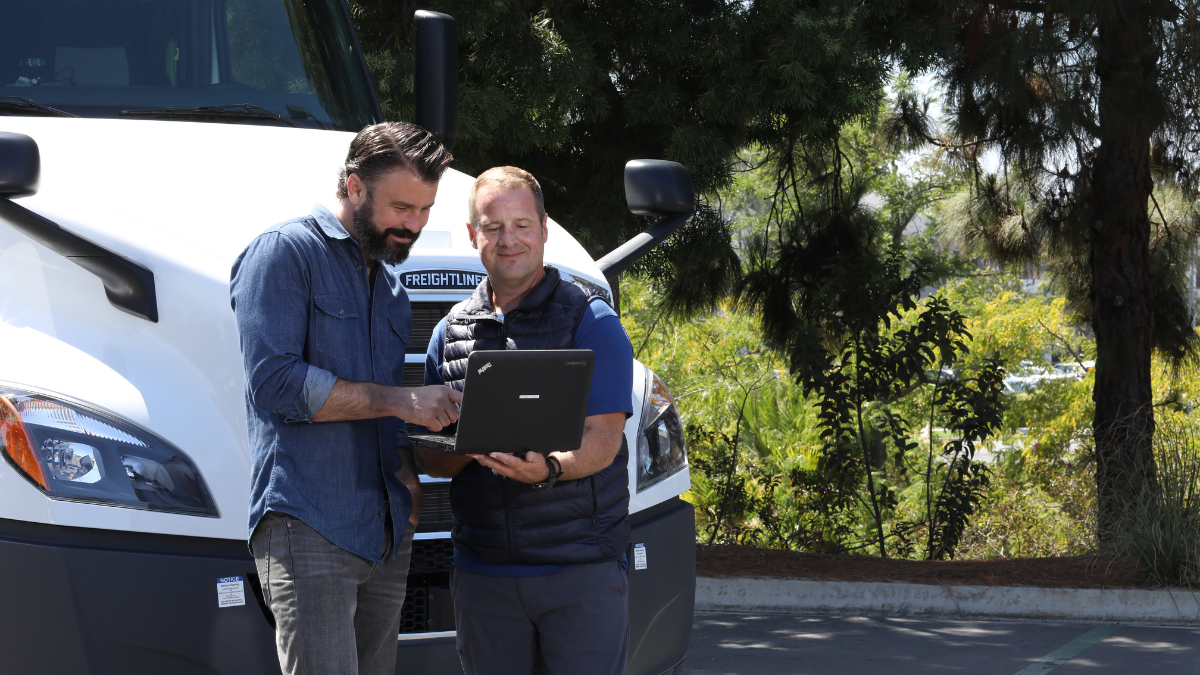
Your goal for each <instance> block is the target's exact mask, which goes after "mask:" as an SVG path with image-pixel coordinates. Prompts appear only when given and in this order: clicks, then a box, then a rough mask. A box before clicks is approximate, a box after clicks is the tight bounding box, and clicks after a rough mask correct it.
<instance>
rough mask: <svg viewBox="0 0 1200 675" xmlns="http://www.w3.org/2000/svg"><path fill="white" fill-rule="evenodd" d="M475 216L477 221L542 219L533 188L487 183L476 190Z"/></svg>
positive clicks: (537, 220) (535, 220) (536, 220)
mask: <svg viewBox="0 0 1200 675" xmlns="http://www.w3.org/2000/svg"><path fill="white" fill-rule="evenodd" d="M474 197H475V199H474V200H473V201H474V204H473V205H472V206H473V207H474V208H473V209H472V211H473V214H472V215H473V216H474V220H475V222H486V221H517V220H530V221H534V222H539V221H541V218H540V217H539V215H538V208H537V200H536V199H534V196H533V190H531V189H529V187H528V186H526V185H516V186H513V187H506V186H503V185H494V184H485V185H481V186H479V189H478V190H476V192H475V195H474Z"/></svg>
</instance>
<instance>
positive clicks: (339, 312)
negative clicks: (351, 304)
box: [338, 309, 346, 314]
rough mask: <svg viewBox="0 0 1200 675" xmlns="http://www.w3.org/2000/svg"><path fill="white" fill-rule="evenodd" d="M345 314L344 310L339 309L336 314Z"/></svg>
mask: <svg viewBox="0 0 1200 675" xmlns="http://www.w3.org/2000/svg"><path fill="white" fill-rule="evenodd" d="M345 313H346V310H344V309H339V310H338V314H345Z"/></svg>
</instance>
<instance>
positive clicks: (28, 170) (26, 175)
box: [0, 131, 42, 199]
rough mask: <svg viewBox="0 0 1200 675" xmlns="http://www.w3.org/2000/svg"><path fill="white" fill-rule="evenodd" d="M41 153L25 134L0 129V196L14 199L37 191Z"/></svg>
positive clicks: (40, 170) (33, 141) (35, 142)
mask: <svg viewBox="0 0 1200 675" xmlns="http://www.w3.org/2000/svg"><path fill="white" fill-rule="evenodd" d="M41 173H42V153H41V152H39V151H38V146H37V141H35V140H33V139H32V138H30V137H28V136H26V135H25V134H14V133H10V132H7V131H0V197H4V198H5V199H16V198H17V197H28V196H30V195H32V194H35V193H37V189H38V177H39V176H41Z"/></svg>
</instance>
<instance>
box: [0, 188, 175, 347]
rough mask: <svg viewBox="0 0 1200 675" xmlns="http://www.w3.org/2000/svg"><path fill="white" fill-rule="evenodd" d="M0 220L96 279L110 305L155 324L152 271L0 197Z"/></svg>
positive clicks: (156, 321) (156, 308)
mask: <svg viewBox="0 0 1200 675" xmlns="http://www.w3.org/2000/svg"><path fill="white" fill-rule="evenodd" d="M0 221H3V222H5V223H8V224H9V225H11V226H12V227H13V228H14V229H16V230H17V231H18V232H21V233H23V234H25V235H26V236H27V237H29V238H30V239H32V240H34V241H36V242H38V243H39V244H41V245H43V246H45V247H46V248H48V249H50V250H51V251H54V252H55V253H58V254H59V255H61V256H63V257H65V258H66V259H67V260H70V261H71V262H73V263H75V264H76V265H79V266H80V267H82V268H83V269H85V270H87V271H88V272H91V273H92V274H94V275H96V276H97V277H99V278H100V281H101V282H103V283H104V293H105V295H107V296H108V301H109V302H110V303H112V305H113V307H116V308H117V309H119V310H121V311H123V312H128V313H129V314H132V315H134V316H137V317H141V318H143V319H146V320H147V321H150V322H153V323H158V299H157V297H156V296H155V292H154V273H153V272H151V271H150V270H148V269H146V268H145V267H144V266H142V265H140V264H138V263H136V262H134V261H132V260H130V259H128V258H126V257H125V256H122V255H121V254H119V253H116V252H114V251H110V250H109V249H107V248H104V247H103V246H100V245H99V244H96V243H94V242H91V241H88V240H87V239H84V238H83V237H81V236H79V235H78V234H75V233H74V232H71V231H70V230H67V229H65V228H63V227H62V226H61V225H59V224H58V223H55V222H54V221H52V220H48V219H46V218H43V217H42V216H39V215H38V214H36V213H34V212H33V211H30V210H29V209H27V208H25V207H24V206H20V205H19V204H17V203H16V202H14V201H12V200H11V199H7V198H4V197H0Z"/></svg>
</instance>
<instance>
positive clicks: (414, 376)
mask: <svg viewBox="0 0 1200 675" xmlns="http://www.w3.org/2000/svg"><path fill="white" fill-rule="evenodd" d="M405 318H406V317H404V316H395V315H393V316H389V317H388V326H390V327H391V330H390V331H389V332H388V337H390V338H391V339H390V340H389V341H388V343H387V346H386V347H385V349H386V350H387V352H386V353H385V354H383V356H384V357H385V358H386V359H387V363H389V364H390V366H389V367H390V368H391V369H392V373H393V375H392V377H393V378H394V380H395V382H394V384H396V385H397V386H404V387H419V386H421V384H422V383H423V382H424V381H425V375H424V373H425V362H424V361H423V360H422V361H421V362H420V363H419V364H418V363H414V364H413V371H412V372H411V373H410V374H409V377H408V378H405V372H404V371H405V368H407V367H408V366H407V365H406V363H405V361H406V359H405V358H404V355H405V354H407V353H408V345H409V343H410V342H411V340H412V337H411V333H412V319H411V318H408V320H407V321H406V320H405ZM418 365H419V366H420V372H419V373H418V372H417V366H418ZM406 380H407V381H406Z"/></svg>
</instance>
